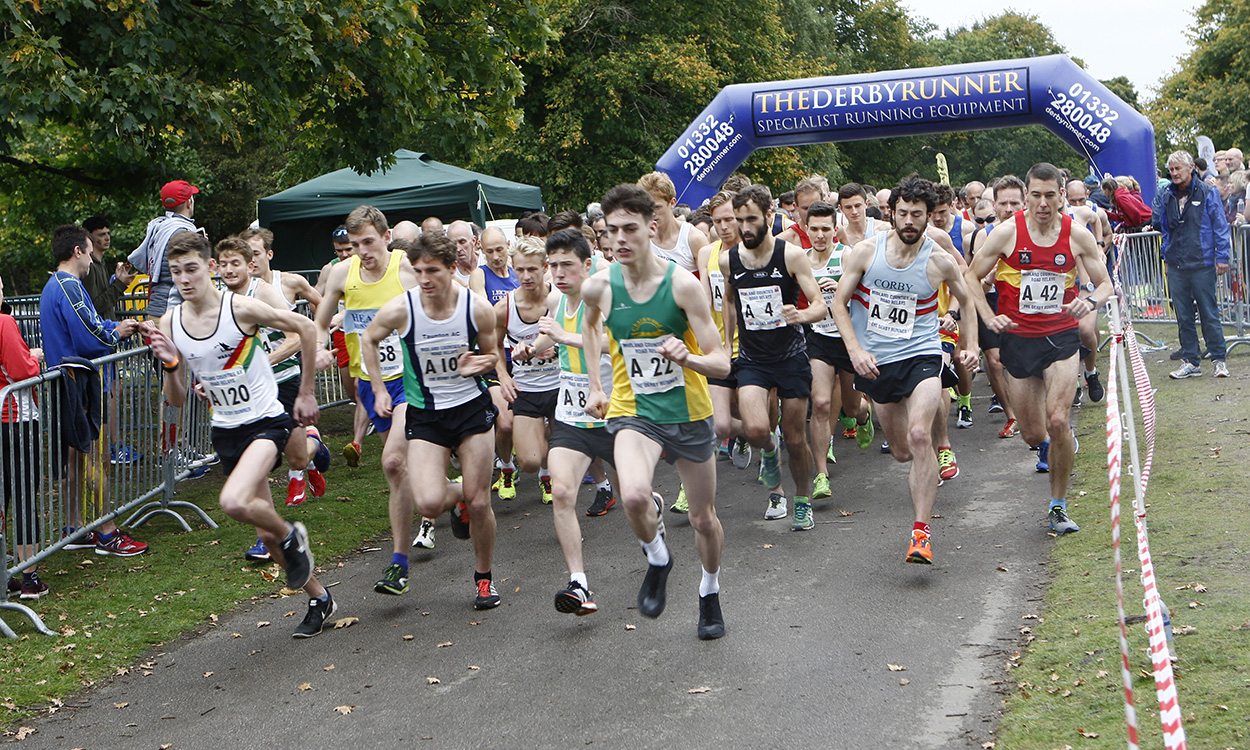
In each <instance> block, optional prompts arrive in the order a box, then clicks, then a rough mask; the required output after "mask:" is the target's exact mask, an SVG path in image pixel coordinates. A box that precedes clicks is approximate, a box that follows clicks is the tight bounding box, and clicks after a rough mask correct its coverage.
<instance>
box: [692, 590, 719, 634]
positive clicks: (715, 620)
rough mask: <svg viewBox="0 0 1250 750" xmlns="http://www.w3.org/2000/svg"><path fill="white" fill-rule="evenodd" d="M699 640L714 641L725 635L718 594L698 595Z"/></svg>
mask: <svg viewBox="0 0 1250 750" xmlns="http://www.w3.org/2000/svg"><path fill="white" fill-rule="evenodd" d="M698 634H699V640H701V641H714V640H716V639H717V638H720V637H722V636H723V635H725V617H724V615H722V614H721V611H720V594H719V593H717V594H708V595H707V596H701V597H699V629H698Z"/></svg>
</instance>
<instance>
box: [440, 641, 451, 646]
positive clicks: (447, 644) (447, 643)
mask: <svg viewBox="0 0 1250 750" xmlns="http://www.w3.org/2000/svg"><path fill="white" fill-rule="evenodd" d="M450 646H451V641H443V642H442V643H440V644H438V647H439V648H449V647H450Z"/></svg>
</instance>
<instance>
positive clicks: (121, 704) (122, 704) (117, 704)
mask: <svg viewBox="0 0 1250 750" xmlns="http://www.w3.org/2000/svg"><path fill="white" fill-rule="evenodd" d="M129 705H130V704H129V703H127V702H124V701H123V702H122V703H114V704H113V708H116V709H119V710H120V709H123V708H125V707H126V706H129Z"/></svg>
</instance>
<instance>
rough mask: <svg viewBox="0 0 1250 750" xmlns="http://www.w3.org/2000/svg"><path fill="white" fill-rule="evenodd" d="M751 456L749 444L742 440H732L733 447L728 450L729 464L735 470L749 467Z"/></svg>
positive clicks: (752, 453) (752, 452)
mask: <svg viewBox="0 0 1250 750" xmlns="http://www.w3.org/2000/svg"><path fill="white" fill-rule="evenodd" d="M753 455H754V451H752V450H751V444H750V443H748V442H747V441H745V440H743V439H742V438H734V440H733V447H732V448H730V450H729V462H730V463H731V464H733V467H734V468H735V469H745V468H746V467H748V466H750V465H751V458H752V456H753Z"/></svg>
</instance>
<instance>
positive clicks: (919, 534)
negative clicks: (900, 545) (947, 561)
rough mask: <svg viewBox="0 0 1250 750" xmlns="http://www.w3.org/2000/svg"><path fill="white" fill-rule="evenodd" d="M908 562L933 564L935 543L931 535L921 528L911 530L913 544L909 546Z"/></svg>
mask: <svg viewBox="0 0 1250 750" xmlns="http://www.w3.org/2000/svg"><path fill="white" fill-rule="evenodd" d="M907 562H909V563H919V564H920V565H932V564H933V545H932V544H931V543H930V541H929V535H928V534H926V533H924V532H923V531H921V530H920V529H912V530H911V544H910V545H908V547H907Z"/></svg>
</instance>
